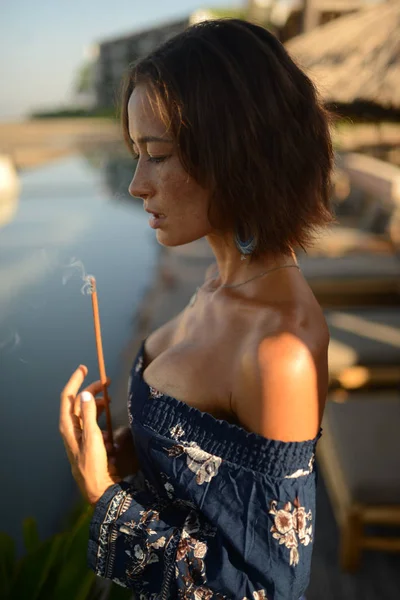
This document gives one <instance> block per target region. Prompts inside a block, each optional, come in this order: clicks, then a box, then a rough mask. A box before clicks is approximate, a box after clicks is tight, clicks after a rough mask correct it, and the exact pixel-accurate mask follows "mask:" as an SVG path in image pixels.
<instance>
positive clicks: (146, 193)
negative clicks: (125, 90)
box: [128, 86, 211, 246]
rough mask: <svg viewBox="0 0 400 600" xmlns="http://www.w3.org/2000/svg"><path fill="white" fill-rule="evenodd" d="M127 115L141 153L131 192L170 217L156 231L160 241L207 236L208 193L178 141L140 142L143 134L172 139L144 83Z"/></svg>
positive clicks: (176, 242)
mask: <svg viewBox="0 0 400 600" xmlns="http://www.w3.org/2000/svg"><path fill="white" fill-rule="evenodd" d="M128 115H129V133H130V136H131V139H132V140H133V141H134V142H135V144H134V149H135V152H137V153H138V154H139V156H140V158H139V162H138V165H137V168H136V172H135V174H134V177H133V179H132V182H131V184H130V186H129V192H130V194H132V196H137V197H139V198H143V200H144V204H145V206H146V208H149V209H150V210H156V211H157V212H160V213H164V214H165V215H166V216H167V220H166V221H165V222H164V223H163V224H162V226H161V227H160V228H159V229H157V230H156V235H157V240H158V242H159V243H160V244H162V245H165V246H179V245H181V244H187V243H189V242H193V241H194V240H197V239H199V238H202V237H204V236H206V235H207V234H209V233H210V232H211V226H210V223H209V221H208V218H207V207H208V198H209V193H208V192H207V190H205V189H204V188H202V187H201V186H200V185H199V184H198V183H196V181H194V179H193V178H192V177H189V175H188V174H187V173H186V171H185V170H184V169H183V167H182V165H181V163H180V160H179V158H178V155H177V152H176V146H175V143H174V142H173V141H171V142H154V141H152V142H147V143H140V142H139V141H138V140H139V139H140V138H141V137H143V136H155V137H160V138H163V139H171V140H172V136H171V135H170V134H169V133H168V131H166V127H165V125H164V123H163V122H162V119H161V116H160V114H159V113H158V110H157V106H156V105H154V104H153V105H152V103H151V102H150V100H149V97H148V94H147V91H146V88H145V87H144V86H138V87H137V88H135V90H134V91H133V93H132V95H131V98H130V100H129V104H128ZM151 157H153V158H155V157H165V159H164V160H163V161H162V162H158V163H157V162H151V161H149V158H151Z"/></svg>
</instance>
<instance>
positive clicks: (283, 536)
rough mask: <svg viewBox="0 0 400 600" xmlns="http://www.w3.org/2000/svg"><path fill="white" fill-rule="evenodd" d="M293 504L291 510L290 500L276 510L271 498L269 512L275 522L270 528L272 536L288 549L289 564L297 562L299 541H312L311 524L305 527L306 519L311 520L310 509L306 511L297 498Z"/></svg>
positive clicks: (307, 542)
mask: <svg viewBox="0 0 400 600" xmlns="http://www.w3.org/2000/svg"><path fill="white" fill-rule="evenodd" d="M293 504H294V510H293V512H292V503H291V502H287V503H286V504H285V506H284V507H283V509H280V510H277V501H276V500H273V501H272V502H271V506H270V511H269V513H270V514H271V515H274V517H275V523H274V525H273V526H272V527H271V530H270V531H271V533H272V537H273V538H275V539H276V540H279V544H284V545H285V546H286V548H289V549H290V565H293V566H296V565H297V564H298V563H299V551H298V546H299V543H300V544H303V546H308V544H309V543H310V542H312V525H310V526H309V527H307V519H309V520H310V521H311V519H312V514H311V510H309V511H308V512H307V513H306V511H305V508H304V506H300V502H299V499H298V498H296V499H295V501H294V503H293Z"/></svg>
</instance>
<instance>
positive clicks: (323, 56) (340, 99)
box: [285, 0, 400, 108]
mask: <svg viewBox="0 0 400 600" xmlns="http://www.w3.org/2000/svg"><path fill="white" fill-rule="evenodd" d="M285 46H286V48H287V50H288V51H289V53H290V55H291V56H292V57H293V58H294V59H295V60H296V62H297V64H298V65H299V66H300V67H301V68H303V69H304V71H305V72H306V73H307V74H308V75H309V76H310V78H311V79H312V80H313V81H314V82H315V83H316V85H317V87H318V89H319V91H320V93H321V96H322V98H323V99H324V100H325V102H327V103H331V102H332V103H340V104H351V103H352V102H354V101H364V102H371V103H374V104H378V105H380V106H384V107H387V108H390V107H391V108H400V0H387V1H386V2H382V3H380V4H378V5H373V6H369V7H366V8H364V9H362V10H360V11H359V12H357V13H354V14H351V15H347V16H344V17H340V18H338V19H336V20H335V21H331V22H329V23H327V24H326V25H322V26H320V27H317V28H316V29H314V30H313V31H311V32H310V33H307V34H302V35H299V36H296V37H295V38H292V39H291V40H289V41H288V42H287V43H286V44H285Z"/></svg>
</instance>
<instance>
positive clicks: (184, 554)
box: [175, 511, 225, 600]
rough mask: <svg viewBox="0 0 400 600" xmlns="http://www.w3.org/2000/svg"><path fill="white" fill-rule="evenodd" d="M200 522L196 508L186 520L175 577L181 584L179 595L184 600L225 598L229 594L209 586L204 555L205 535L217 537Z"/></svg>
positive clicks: (205, 548) (178, 549)
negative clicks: (215, 590)
mask: <svg viewBox="0 0 400 600" xmlns="http://www.w3.org/2000/svg"><path fill="white" fill-rule="evenodd" d="M206 524H207V521H205V520H204V522H203V520H202V522H200V516H199V514H198V513H197V512H195V511H192V512H191V513H189V515H188V516H187V517H186V519H185V523H184V525H183V528H182V535H181V538H180V540H179V543H178V548H177V553H176V565H175V577H176V580H177V583H178V588H179V589H178V598H179V599H181V600H209V599H211V598H212V599H214V598H215V599H218V600H225V596H223V595H222V594H219V593H218V592H217V593H216V592H214V591H213V590H211V589H210V588H208V587H207V586H206V585H205V584H206V583H207V577H206V569H205V563H204V558H205V556H206V554H207V542H206V541H205V539H204V538H205V537H207V536H208V535H211V536H214V535H215V531H211V530H210V528H209V527H207V526H206Z"/></svg>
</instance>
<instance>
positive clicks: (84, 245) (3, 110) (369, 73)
mask: <svg viewBox="0 0 400 600" xmlns="http://www.w3.org/2000/svg"><path fill="white" fill-rule="evenodd" d="M1 12H2V18H1V24H0V31H1V35H0V54H1V57H2V60H1V62H0V79H1V82H2V86H1V94H0V400H1V403H0V407H1V417H2V418H1V421H0V448H1V455H2V461H1V482H2V485H1V489H2V493H1V499H0V507H1V512H0V514H1V517H0V518H1V522H0V531H1V533H0V597H1V598H4V599H8V600H16V599H18V600H19V599H20V598H21V599H22V598H24V599H33V598H38V599H44V598H46V599H47V598H52V599H53V598H57V599H58V600H61V599H64V598H65V599H66V600H72V599H78V598H79V599H80V600H85V599H94V598H102V599H104V600H105V599H106V598H109V599H111V598H114V599H117V598H129V597H130V596H129V594H127V593H126V591H125V590H122V589H121V588H118V586H115V585H114V584H109V583H107V582H100V581H97V582H95V581H94V580H95V576H94V574H93V573H91V572H88V570H87V568H86V558H85V555H86V544H87V528H88V521H89V519H90V511H89V510H88V509H87V507H86V506H85V505H84V504H83V503H82V501H81V500H80V499H79V494H78V493H77V489H76V486H75V483H74V482H73V480H72V477H71V475H70V468H69V465H68V462H67V460H66V457H65V451H64V447H63V445H62V441H61V438H60V435H59V433H58V412H59V395H60V390H61V389H62V387H63V385H64V384H65V382H66V381H67V380H68V378H69V376H70V374H71V372H72V371H73V370H74V369H75V368H76V367H77V366H78V364H80V363H84V364H86V365H87V366H88V367H89V379H90V380H94V379H97V378H98V366H97V358H96V349H95V340H94V332H93V324H92V312H91V310H92V309H91V300H90V297H88V296H87V295H86V294H85V293H84V292H85V290H84V289H83V290H82V287H83V283H84V277H85V276H86V275H87V274H93V275H95V276H96V279H97V287H98V294H99V304H100V316H101V323H102V334H103V345H104V354H105V361H106V367H107V374H108V376H109V377H111V379H112V384H111V387H110V393H111V397H112V413H113V418H114V424H115V425H118V424H126V408H125V404H126V385H127V378H128V373H129V369H130V366H131V362H132V360H133V358H134V356H135V354H136V352H137V350H138V347H139V344H140V341H141V340H142V339H143V338H144V337H145V336H146V335H148V333H149V332H151V331H153V330H154V329H155V328H157V327H158V326H160V325H161V324H163V323H165V322H166V321H167V320H168V319H170V318H172V317H173V316H174V315H175V314H177V313H178V312H180V311H181V310H182V309H183V308H184V306H185V305H186V304H187V302H188V300H189V298H190V296H191V295H192V294H193V291H194V290H195V288H196V286H197V285H199V284H200V283H201V282H202V281H203V279H204V272H205V269H206V268H207V266H208V265H209V264H210V263H211V262H212V254H211V252H210V250H209V248H208V246H207V244H206V242H205V240H199V241H197V242H195V243H193V244H188V245H186V246H182V247H180V248H174V249H168V248H162V247H160V246H159V245H158V244H157V242H156V239H155V235H154V232H153V231H152V230H151V229H150V228H149V227H148V224H147V215H146V213H144V211H143V209H142V202H141V201H135V200H134V199H132V198H131V197H130V196H129V194H128V192H127V189H128V185H129V182H130V180H131V178H132V174H133V170H134V167H135V164H134V162H133V161H132V158H131V157H130V156H129V154H128V151H127V150H126V149H125V148H124V146H123V144H122V135H121V130H120V125H119V123H118V120H117V107H118V90H119V86H120V82H121V78H122V75H123V73H124V71H125V69H126V68H127V66H128V64H129V63H130V62H132V61H133V60H135V59H136V58H138V57H140V56H141V55H144V54H146V53H147V52H149V51H150V50H152V49H153V48H154V47H156V46H157V45H158V44H159V43H161V42H163V41H164V40H166V39H168V38H169V37H171V36H173V35H174V34H176V33H178V32H180V31H182V30H183V29H185V28H186V27H187V26H188V25H190V24H191V23H195V22H198V21H201V20H204V19H213V18H218V17H224V16H235V17H239V18H244V19H248V20H250V21H253V22H256V23H258V24H260V25H262V26H264V27H266V28H268V29H269V30H270V31H272V32H273V33H274V34H275V35H276V36H277V37H278V38H279V39H280V40H281V42H282V43H284V44H285V46H286V47H287V49H288V51H289V52H290V53H291V55H292V56H293V57H294V58H295V60H296V61H297V62H298V64H299V65H300V66H301V67H302V68H303V69H304V70H305V71H306V72H307V73H308V74H309V75H310V77H311V78H312V79H313V81H314V82H315V83H316V85H317V86H318V89H319V91H320V94H321V96H322V98H323V101H324V103H325V104H326V105H327V106H328V107H329V108H330V109H331V110H332V111H333V112H334V113H335V115H336V121H335V124H334V125H333V128H332V135H333V140H334V146H335V153H336V160H335V170H334V174H333V179H332V203H333V206H334V209H335V212H336V215H337V220H338V223H337V224H336V225H334V226H332V227H331V229H330V230H329V231H328V232H326V233H324V234H323V235H322V236H321V237H320V239H319V240H318V241H317V243H316V244H315V246H314V247H313V248H312V249H310V250H309V251H308V252H307V254H305V253H299V255H298V259H299V263H300V266H301V268H302V270H303V273H304V274H305V276H306V277H307V279H308V281H309V283H310V285H311V287H312V289H313V291H314V293H315V295H316V297H317V298H318V300H319V301H320V303H321V305H322V306H323V308H324V310H325V314H326V318H327V321H328V324H329V327H330V332H331V344H330V352H329V366H330V389H329V401H328V404H327V409H326V413H325V418H324V423H323V428H324V435H323V437H322V438H321V440H320V443H319V448H318V457H317V458H318V465H319V468H320V485H319V490H318V507H317V509H318V516H317V521H318V525H317V527H316V539H315V547H314V560H313V569H312V574H311V584H310V587H309V590H308V594H307V600H339V599H340V600H361V599H363V600H398V598H400V435H399V428H400V35H399V34H400V0H248V1H247V2H245V1H241V2H240V1H238V2H231V1H229V0H221V1H220V2H219V3H215V6H213V7H209V6H207V5H203V4H201V2H199V1H198V0H172V1H171V2H169V3H166V2H161V1H159V0H153V1H152V2H143V3H140V2H132V1H129V2H128V0H114V2H113V3H112V5H110V3H108V2H105V1H104V0H96V2H95V1H94V0H81V1H79V2H78V1H76V0H69V1H68V2H67V1H66V0H58V1H57V2H50V1H49V0H36V1H35V2H34V3H32V2H30V1H28V0H3V1H2V3H1ZM116 232H117V235H115V233H116Z"/></svg>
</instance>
